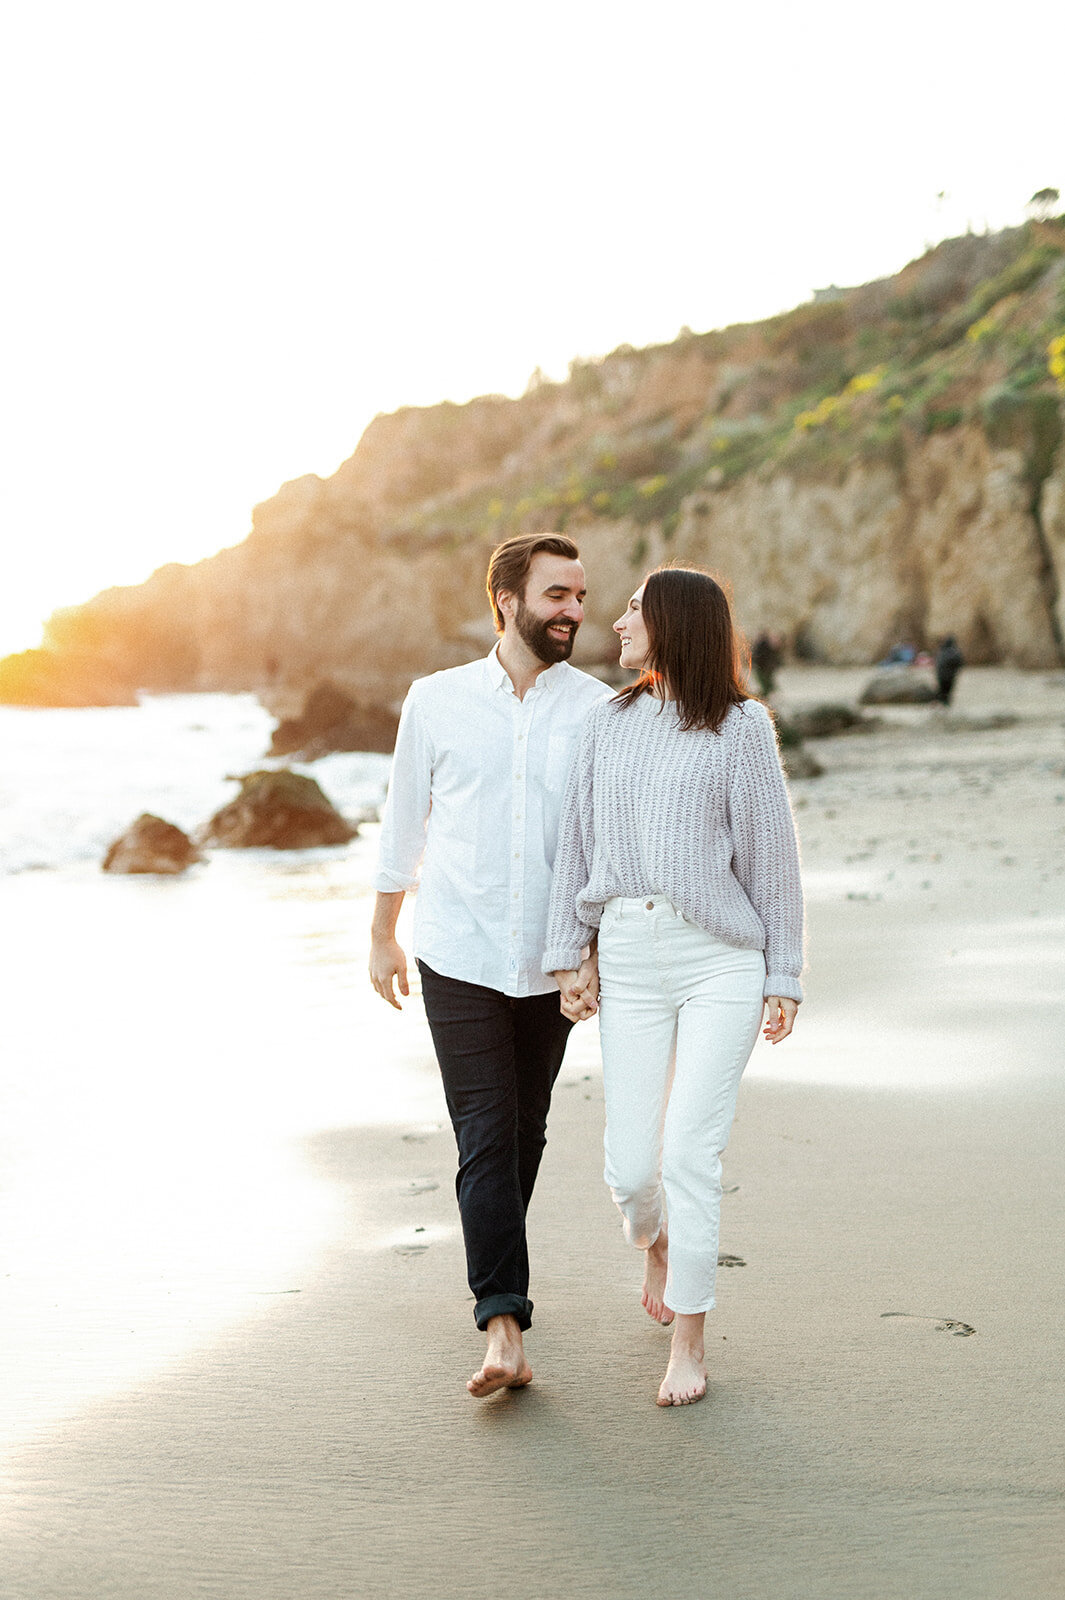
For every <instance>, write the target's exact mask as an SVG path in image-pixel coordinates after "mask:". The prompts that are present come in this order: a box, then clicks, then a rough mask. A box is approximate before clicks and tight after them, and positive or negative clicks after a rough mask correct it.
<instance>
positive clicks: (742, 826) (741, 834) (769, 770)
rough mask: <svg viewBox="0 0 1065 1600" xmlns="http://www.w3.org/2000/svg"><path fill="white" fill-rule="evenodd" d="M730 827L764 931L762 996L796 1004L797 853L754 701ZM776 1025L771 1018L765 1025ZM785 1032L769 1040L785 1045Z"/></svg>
mask: <svg viewBox="0 0 1065 1600" xmlns="http://www.w3.org/2000/svg"><path fill="white" fill-rule="evenodd" d="M728 820H729V827H730V829H731V833H732V847H733V871H734V872H735V874H736V877H737V878H738V879H739V881H740V883H741V885H742V887H743V890H744V893H745V894H746V895H747V898H748V900H749V901H750V902H751V904H752V906H753V907H754V909H755V911H756V912H757V913H758V916H759V917H760V918H761V921H762V925H763V927H764V928H765V935H766V944H765V964H766V983H765V994H766V995H767V997H770V998H771V999H773V1000H777V1001H779V1000H793V1001H795V1002H799V1001H801V999H802V982H801V979H802V967H803V901H802V881H801V878H800V875H799V846H798V841H797V839H796V836H795V821H794V819H793V817H792V814H791V805H790V802H789V800H788V791H787V787H786V785H785V782H784V773H783V770H782V768H781V765H780V754H779V752H778V750H777V740H776V732H775V730H774V728H773V724H772V722H771V721H770V718H769V713H768V712H767V711H766V710H765V707H764V706H761V705H759V704H758V703H757V702H756V701H753V700H748V701H746V702H745V704H744V706H743V727H742V729H741V730H740V745H739V749H738V751H737V755H736V759H735V761H734V763H733V768H732V772H731V774H730V777H729V788H728ZM778 1009H779V1008H778ZM775 1020H777V1019H776V1018H775V1017H774V1016H773V1015H772V1014H771V1017H770V1021H771V1022H772V1021H775ZM790 1031H791V1030H790V1027H788V1029H787V1032H790ZM787 1032H784V1033H779V1034H775V1035H774V1037H775V1038H781V1039H782V1038H785V1037H786V1036H787Z"/></svg>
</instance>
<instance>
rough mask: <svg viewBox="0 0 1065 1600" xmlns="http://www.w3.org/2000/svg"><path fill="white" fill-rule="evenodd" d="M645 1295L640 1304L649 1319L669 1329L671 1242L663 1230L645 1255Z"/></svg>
mask: <svg viewBox="0 0 1065 1600" xmlns="http://www.w3.org/2000/svg"><path fill="white" fill-rule="evenodd" d="M643 1263H644V1265H643V1294H642V1295H641V1296H640V1304H641V1305H642V1306H643V1309H644V1310H645V1311H646V1312H647V1315H648V1316H649V1317H653V1318H654V1320H655V1321H656V1322H660V1323H661V1324H662V1326H663V1328H668V1327H669V1325H670V1323H671V1322H672V1321H673V1313H672V1311H671V1310H670V1309H669V1307H668V1306H667V1305H666V1299H665V1295H666V1273H667V1272H668V1270H669V1240H668V1239H667V1238H666V1231H665V1229H664V1228H663V1229H662V1231H661V1232H660V1233H659V1235H658V1238H657V1239H656V1240H655V1242H654V1244H653V1245H652V1246H651V1248H650V1249H649V1250H645V1251H644V1253H643Z"/></svg>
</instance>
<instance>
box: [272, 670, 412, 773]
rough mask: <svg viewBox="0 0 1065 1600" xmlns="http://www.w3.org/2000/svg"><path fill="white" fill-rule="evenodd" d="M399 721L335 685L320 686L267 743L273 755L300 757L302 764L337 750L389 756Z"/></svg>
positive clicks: (389, 712) (381, 709) (282, 722)
mask: <svg viewBox="0 0 1065 1600" xmlns="http://www.w3.org/2000/svg"><path fill="white" fill-rule="evenodd" d="M398 727H399V718H398V717H397V716H396V714H395V712H393V711H391V710H389V709H388V708H387V707H384V706H372V705H363V704H362V703H360V702H359V701H358V700H356V699H354V698H353V696H351V695H349V694H346V693H345V691H344V690H343V689H338V688H337V686H336V684H334V683H319V684H318V685H317V686H316V687H315V688H314V689H312V690H311V692H310V694H309V695H308V696H307V699H306V701H305V703H304V707H303V710H302V712H301V713H300V715H299V716H298V717H289V718H286V719H284V720H282V721H281V722H279V723H278V725H277V727H276V728H275V729H274V734H273V738H272V739H271V741H270V751H269V754H270V755H272V756H292V755H299V757H300V759H301V760H303V761H317V760H318V758H319V756H326V755H331V754H332V753H333V752H334V751H336V750H374V751H378V752H380V753H381V754H383V755H388V754H390V753H391V751H392V750H393V748H394V747H395V743H396V729H397V728H398Z"/></svg>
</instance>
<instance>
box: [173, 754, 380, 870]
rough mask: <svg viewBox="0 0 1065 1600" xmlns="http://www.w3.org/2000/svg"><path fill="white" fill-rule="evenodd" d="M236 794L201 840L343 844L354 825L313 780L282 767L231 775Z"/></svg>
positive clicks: (276, 845)
mask: <svg viewBox="0 0 1065 1600" xmlns="http://www.w3.org/2000/svg"><path fill="white" fill-rule="evenodd" d="M234 781H235V782H237V783H239V784H240V793H239V794H238V795H237V797H236V799H235V800H231V801H230V802H229V804H228V805H225V806H223V807H222V809H221V811H216V812H215V814H214V816H213V817H212V818H211V820H210V822H208V823H207V825H206V827H205V828H204V830H203V835H202V837H203V841H204V843H206V844H216V845H221V846H222V847H223V848H224V849H228V850H250V849H255V848H257V847H262V846H266V847H267V848H269V849H271V850H309V849H311V848H312V847H313V846H315V845H324V844H328V845H334V844H347V843H348V841H349V840H350V839H354V838H355V837H356V835H357V833H358V831H359V830H358V829H357V828H356V827H354V826H353V825H352V824H351V823H350V822H348V820H347V818H346V817H342V816H341V814H340V812H339V811H338V810H337V809H336V807H335V806H334V805H333V802H332V801H331V800H330V799H328V797H327V796H326V795H324V794H323V793H322V791H321V789H320V788H319V787H318V785H317V783H316V782H315V781H314V779H313V778H308V777H305V776H304V775H303V774H302V773H298V772H292V771H291V770H290V769H289V768H288V767H282V768H280V769H279V770H278V771H276V772H249V773H246V774H245V775H244V776H243V777H239V778H236V779H235V780H234Z"/></svg>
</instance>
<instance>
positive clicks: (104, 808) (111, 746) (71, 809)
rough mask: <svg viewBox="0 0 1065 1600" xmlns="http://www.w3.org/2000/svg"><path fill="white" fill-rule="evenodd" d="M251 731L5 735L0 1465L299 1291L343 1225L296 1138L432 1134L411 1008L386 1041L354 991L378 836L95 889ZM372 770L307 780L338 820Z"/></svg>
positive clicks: (228, 769) (368, 993) (199, 806)
mask: <svg viewBox="0 0 1065 1600" xmlns="http://www.w3.org/2000/svg"><path fill="white" fill-rule="evenodd" d="M270 728H271V719H270V718H269V716H268V715H267V714H266V712H264V711H263V710H262V708H261V707H260V706H259V705H258V704H257V702H256V701H255V700H253V699H252V698H250V697H248V696H224V695H201V696H196V695H179V696H167V697H160V698H152V699H146V700H145V701H144V703H143V704H142V705H140V706H139V707H136V708H115V709H99V710H96V709H93V710H77V711H65V710H63V711H37V710H26V711H23V710H18V709H13V708H3V709H0V1372H3V1373H4V1382H3V1383H2V1384H0V1434H2V1435H3V1437H4V1438H5V1440H6V1441H7V1442H8V1444H10V1445H13V1446H16V1447H17V1446H18V1445H19V1443H20V1442H24V1441H25V1440H27V1439H28V1438H31V1437H33V1436H35V1435H36V1434H38V1433H40V1431H41V1430H42V1429H47V1428H49V1427H52V1426H54V1425H56V1424H58V1423H59V1422H61V1421H62V1420H63V1419H64V1418H67V1417H70V1416H72V1415H76V1414H80V1413H81V1412H82V1411H83V1410H84V1409H85V1407H86V1406H89V1405H91V1404H92V1403H93V1402H94V1401H96V1400H98V1399H101V1398H102V1397H104V1396H106V1395H108V1394H111V1393H114V1392H116V1391H117V1390H120V1389H122V1388H123V1387H125V1386H127V1385H128V1384H130V1383H134V1382H136V1381H138V1380H140V1379H143V1378H144V1377H146V1376H150V1375H151V1374H153V1373H155V1372H159V1371H163V1370H166V1369H167V1368H169V1367H170V1366H172V1364H173V1363H175V1362H178V1361H180V1360H182V1359H183V1358H184V1357H186V1356H187V1355H188V1353H189V1352H190V1351H192V1350H195V1349H198V1348H204V1347H207V1346H209V1345H210V1344H211V1343H212V1341H214V1340H216V1339H218V1338H219V1337H222V1336H223V1335H224V1332H225V1329H226V1328H227V1327H230V1326H233V1325H234V1324H237V1323H242V1322H246V1321H247V1320H248V1319H249V1318H254V1317H256V1316H259V1315H261V1314H263V1313H264V1312H268V1310H269V1308H270V1306H271V1303H272V1296H274V1295H276V1294H281V1293H294V1292H298V1291H300V1290H301V1288H304V1287H306V1286H307V1285H308V1283H309V1281H310V1279H311V1277H312V1276H313V1272H314V1269H315V1262H316V1260H317V1257H318V1255H319V1253H320V1251H321V1249H322V1248H323V1247H324V1246H325V1244H326V1242H327V1241H329V1240H330V1239H331V1238H332V1237H333V1236H334V1235H335V1233H336V1230H337V1228H338V1227H339V1226H341V1208H342V1202H341V1198H340V1197H339V1196H338V1194H337V1192H336V1190H335V1188H334V1187H333V1186H332V1184H331V1183H330V1182H329V1181H327V1180H326V1178H325V1177H323V1175H322V1174H321V1173H319V1172H318V1171H317V1170H316V1169H315V1166H314V1162H313V1159H312V1157H311V1156H310V1154H309V1151H310V1149H311V1141H312V1139H313V1136H314V1135H316V1134H318V1133H320V1132H321V1131H322V1130H323V1129H330V1128H351V1127H374V1126H376V1127H381V1126H383V1125H387V1126H392V1125H395V1126H396V1127H398V1128H403V1127H409V1126H410V1125H411V1124H412V1123H414V1124H424V1123H431V1124H434V1125H435V1124H438V1123H439V1122H440V1120H441V1118H442V1116H443V1115H444V1112H443V1106H442V1096H441V1093H440V1089H439V1082H438V1077H437V1074H436V1071H435V1064H434V1061H433V1056H432V1051H431V1047H430V1043H429V1040H428V1035H427V1030H426V1028H425V1023H424V1018H423V1016H422V1012H421V1006H420V1004H418V1003H417V1002H416V1001H415V1002H412V1003H411V1004H409V1005H407V1006H405V1008H404V1010H403V1013H402V1014H401V1015H400V1014H397V1013H396V1012H394V1011H392V1010H391V1009H390V1008H388V1007H387V1006H385V1005H384V1003H383V1002H382V1001H381V1000H379V999H378V998H377V997H376V996H375V995H374V994H373V992H372V990H371V989H370V986H369V982H368V979H367V976H366V958H367V949H368V931H369V919H370V908H371V905H372V893H371V888H370V885H371V877H372V872H373V865H374V858H375V855H376V845H377V833H378V828H377V826H376V825H374V824H372V823H371V824H370V825H368V826H366V827H364V828H363V830H362V831H361V832H360V835H359V837H358V838H357V839H355V840H354V841H353V842H352V843H351V844H350V845H348V846H345V847H342V848H339V849H320V850H305V851H291V852H284V851H271V850H250V851H233V850H218V851H213V852H211V854H210V857H209V859H208V860H207V861H206V862H204V863H203V864H202V865H198V866H195V867H193V868H191V869H190V870H189V871H188V872H187V873H185V874H184V875H182V876H181V877H177V878H168V877H161V878H155V877H123V876H112V875H111V874H107V873H103V872H101V870H100V865H99V863H100V858H101V856H102V854H103V852H104V850H105V849H106V846H107V844H108V843H109V842H110V840H111V839H112V838H114V837H115V836H116V835H117V834H118V833H119V832H120V831H121V830H122V829H123V828H124V827H125V826H126V825H127V824H128V823H129V822H130V821H132V819H133V818H134V817H136V816H137V815H138V814H139V813H140V812H141V811H145V810H150V811H154V812H157V813H158V814H159V815H161V816H164V817H166V818H167V819H168V820H170V821H172V822H176V823H178V824H179V825H180V826H182V827H184V828H185V829H187V830H189V829H194V828H195V827H197V826H198V825H199V824H201V823H202V822H204V821H205V820H206V819H207V818H208V817H209V816H210V815H211V813H212V811H213V810H215V809H216V808H217V807H218V806H219V805H221V804H223V803H224V802H225V801H226V800H227V799H229V798H231V797H232V795H233V793H234V792H235V791H234V786H233V784H232V783H231V782H228V781H227V778H226V774H227V773H239V772H245V771H248V770H250V769H252V768H254V767H255V766H258V765H260V764H262V756H263V751H264V750H265V749H266V748H267V744H268V742H269V732H270ZM388 766H389V762H388V758H387V757H386V756H380V755H338V756H333V757H330V758H327V759H326V760H323V761H321V762H317V763H315V764H314V765H313V766H310V767H306V768H304V769H302V770H305V771H309V772H311V773H313V776H314V777H316V778H317V779H318V781H319V782H320V783H321V785H322V787H323V789H324V790H325V791H326V793H327V794H328V795H329V796H330V798H331V799H332V800H333V801H334V802H335V803H336V804H337V805H338V806H339V807H340V809H341V810H342V811H344V812H346V813H347V814H349V815H356V814H357V813H358V812H359V811H361V810H362V809H363V808H365V807H372V806H375V805H378V804H379V803H380V801H381V799H382V798H383V794H384V788H385V783H386V780H387V774H388ZM383 1068H384V1069H385V1070H382V1069H383ZM349 1224H350V1219H348V1220H347V1221H345V1223H344V1225H349ZM372 1242H373V1241H371V1243H372ZM378 1242H379V1243H380V1245H381V1247H382V1248H389V1247H390V1244H392V1243H395V1242H396V1241H395V1240H381V1241H378Z"/></svg>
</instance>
